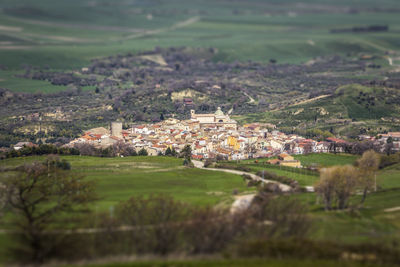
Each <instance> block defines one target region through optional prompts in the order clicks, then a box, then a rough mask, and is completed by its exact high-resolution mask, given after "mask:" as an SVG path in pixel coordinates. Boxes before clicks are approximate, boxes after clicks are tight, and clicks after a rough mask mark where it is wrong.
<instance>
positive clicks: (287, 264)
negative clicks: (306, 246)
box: [67, 259, 378, 267]
mask: <svg viewBox="0 0 400 267" xmlns="http://www.w3.org/2000/svg"><path fill="white" fill-rule="evenodd" d="M338 264H340V266H343V267H356V266H365V267H369V266H378V265H374V264H360V263H357V262H346V261H340V262H337V261H327V260H294V259H274V260H272V259H216V260H181V261H176V260H166V261H161V260H149V261H137V262H129V263H128V262H126V263H121V262H119V263H104V264H101V263H100V264H88V265H85V266H88V267H106V266H116V267H139V266H141V267H184V266H185V267H191V266H193V267H195V266H196V267H203V266H204V267H206V266H207V267H214V266H215V267H222V266H227V267H228V266H229V267H242V266H248V267H253V266H254V267H258V266H266V267H303V266H326V267H335V266H338ZM67 266H71V267H72V266H74V265H67Z"/></svg>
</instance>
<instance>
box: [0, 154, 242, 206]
mask: <svg viewBox="0 0 400 267" xmlns="http://www.w3.org/2000/svg"><path fill="white" fill-rule="evenodd" d="M61 158H62V159H66V160H67V161H69V162H70V163H71V166H72V171H74V172H76V173H79V174H82V175H84V176H86V177H87V178H86V179H88V180H94V181H95V182H96V185H97V186H96V192H97V194H98V195H99V197H100V200H99V201H98V202H97V204H96V206H97V208H98V209H99V210H108V209H109V208H110V207H112V206H114V205H116V204H117V203H119V202H120V201H123V200H127V199H129V198H130V197H132V196H141V195H143V196H149V195H151V194H164V195H170V196H173V197H174V198H176V199H177V200H179V201H184V202H188V203H192V204H196V205H215V204H218V203H222V202H227V203H225V204H224V205H229V203H230V202H231V201H232V200H233V195H232V192H233V190H235V189H237V190H238V192H239V193H241V192H245V191H248V190H249V189H248V188H247V187H246V184H245V183H244V182H243V180H242V178H241V177H240V176H238V175H234V174H228V173H219V172H212V171H206V170H199V169H188V168H185V167H184V166H183V165H182V159H176V158H168V157H125V158H95V157H84V156H63V157H61ZM44 159H45V157H28V158H26V159H24V161H25V162H26V163H28V162H32V161H35V160H38V161H42V160H44ZM21 160H22V159H21V158H16V159H12V160H6V161H2V162H0V164H1V165H0V166H5V165H7V166H12V165H18V164H21V162H22V161H21Z"/></svg>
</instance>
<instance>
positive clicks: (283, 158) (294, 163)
mask: <svg viewBox="0 0 400 267" xmlns="http://www.w3.org/2000/svg"><path fill="white" fill-rule="evenodd" d="M278 159H279V165H282V166H287V167H295V168H300V167H301V163H300V161H298V160H295V159H294V158H293V157H292V156H290V155H289V154H286V153H281V154H279V156H278Z"/></svg>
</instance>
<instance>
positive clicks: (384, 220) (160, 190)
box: [0, 154, 400, 266]
mask: <svg viewBox="0 0 400 267" xmlns="http://www.w3.org/2000/svg"><path fill="white" fill-rule="evenodd" d="M296 157H297V159H299V160H300V161H301V162H302V164H304V165H310V166H329V165H337V164H352V163H353V162H354V161H355V159H356V158H357V157H355V156H351V155H346V154H338V155H333V154H310V155H301V156H296ZM44 159H45V157H44V156H34V157H24V158H13V159H7V160H3V161H1V162H0V163H1V167H11V166H17V165H19V164H21V163H29V162H33V161H38V160H39V161H43V160H44ZM61 159H65V160H67V161H69V162H70V163H71V167H72V168H71V170H72V172H76V173H78V174H82V175H84V176H86V179H87V180H93V181H95V182H96V192H97V194H98V195H99V197H100V199H99V200H98V201H97V202H96V203H94V204H93V205H92V206H91V207H92V211H93V212H106V213H108V212H112V210H113V207H114V206H115V205H117V204H118V203H119V202H121V201H124V200H127V199H129V198H130V197H132V196H136V197H138V196H149V195H152V194H155V195H159V194H162V195H170V196H172V197H173V198H174V199H176V200H179V201H182V202H184V203H187V204H191V205H195V206H198V207H202V206H203V207H204V206H206V205H212V206H215V207H216V208H217V209H225V208H229V206H230V204H231V203H232V201H233V199H234V196H233V194H232V192H233V191H234V190H235V191H237V192H238V193H239V195H245V194H249V193H254V187H250V188H248V187H247V186H246V183H245V182H244V181H243V179H242V177H240V176H238V175H233V174H228V173H223V172H216V171H209V170H204V169H196V168H194V169H192V168H186V167H184V166H182V159H177V158H172V157H160V156H159V157H140V156H135V157H124V158H119V157H118V158H98V157H86V156H61ZM262 161H263V160H260V162H262ZM225 164H228V163H225ZM229 164H232V165H235V164H239V165H244V166H247V167H249V168H250V169H251V171H252V172H257V171H259V170H267V171H269V172H273V173H276V174H278V175H284V176H287V177H289V178H292V179H297V180H298V181H299V182H300V184H301V185H312V184H313V183H314V182H315V181H316V180H318V179H319V178H318V176H315V175H309V174H308V173H306V172H305V173H304V174H301V173H299V171H296V170H294V169H293V170H287V169H288V168H285V169H284V170H280V169H279V168H274V167H268V166H267V165H263V164H262V163H254V162H252V161H243V162H241V163H237V162H231V163H229ZM289 169H290V168H289ZM399 174H400V169H399V166H398V164H397V165H392V166H390V167H386V168H384V169H382V170H380V171H379V172H378V174H377V183H378V189H379V190H378V191H377V192H371V194H369V195H368V197H367V200H366V202H365V203H364V205H363V207H362V208H360V209H355V210H351V209H350V210H343V211H340V210H333V211H330V212H326V211H324V210H323V208H322V206H321V203H320V201H321V200H320V199H319V198H318V197H317V196H316V195H315V194H314V193H295V194H292V195H289V196H281V198H293V199H295V200H296V201H297V202H300V203H303V204H305V205H306V206H307V207H308V209H307V210H308V211H307V213H308V216H310V218H311V220H312V231H310V232H309V233H308V235H307V237H308V238H310V239H312V240H315V241H318V242H333V243H338V244H339V243H340V244H348V245H357V244H363V243H364V242H369V243H370V244H382V245H384V246H392V244H395V242H397V240H399V238H400V231H399V229H400V226H399V225H398V220H399V217H398V216H399V212H398V211H397V210H393V211H391V209H393V208H397V207H398V196H399V189H400V180H399V179H398V178H399V177H400V175H399ZM359 201H360V196H358V195H355V196H353V197H352V198H351V200H350V203H351V205H357V203H358V202H359ZM94 214H95V213H94ZM371 239H373V242H372V243H371ZM0 240H2V241H1V246H0V251H5V249H6V247H7V246H8V245H6V244H5V243H7V244H9V243H8V241H7V240H8V237H7V236H6V235H4V234H3V236H2V238H1V239H0ZM1 260H2V261H4V260H8V258H7V257H2V258H1ZM218 262H219V260H218ZM235 262H239V261H236V260H235ZM252 262H253V260H250V261H249V264H253V263H252ZM256 262H257V263H254V264H256V265H257V266H258V264H261V262H264V261H261V262H258V261H256ZM289 262H290V261H289ZM289 262H286V261H283V262H271V264H274V266H275V264H276V266H287V264H290V263H289ZM138 264H139V263H138ZM144 264H147V263H144ZM148 264H153V265H154V264H157V261H150V262H149V263H148ZM176 264H180V263H179V262H178V263H176ZM182 264H186V265H187V264H194V265H196V266H198V264H200V263H198V262H196V261H191V260H189V261H188V262H185V263H182ZM210 264H214V263H213V261H210ZM215 264H216V263H215ZM221 264H225V261H223V262H222V263H221ZM226 264H228V263H226ZM268 264H269V263H268ZM299 264H300V263H299ZM328 264H329V262H328ZM332 264H333V263H332ZM347 264H349V266H353V265H352V264H353V263H347ZM153 265H152V266H153ZM133 266H134V265H133ZM174 266H175V265H174ZM178 266H179V265H178ZM250 266H251V265H250ZM291 266H292V265H291ZM299 266H303V265H299ZM355 266H357V265H355Z"/></svg>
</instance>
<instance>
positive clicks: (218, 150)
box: [65, 108, 400, 167]
mask: <svg viewBox="0 0 400 267" xmlns="http://www.w3.org/2000/svg"><path fill="white" fill-rule="evenodd" d="M122 126H123V123H122V122H112V123H111V125H110V129H106V128H104V127H99V128H94V129H91V130H88V131H86V132H85V133H84V135H82V136H81V137H79V138H77V139H74V140H72V141H71V142H70V143H69V144H67V145H65V146H67V147H77V146H79V145H80V144H90V145H92V146H94V147H96V148H107V147H110V146H113V145H116V144H118V143H124V144H127V145H129V146H130V147H131V148H133V149H134V150H135V151H140V150H142V149H144V150H146V154H147V155H150V156H156V155H163V154H165V152H166V150H167V149H170V150H172V149H174V150H175V151H181V150H182V149H183V148H184V147H185V145H188V144H189V145H190V146H191V148H192V158H194V159H200V160H202V159H207V158H220V159H226V160H242V159H249V158H265V157H272V156H278V155H279V156H280V157H279V158H280V160H271V162H270V163H272V164H281V165H285V166H291V167H300V163H299V162H298V161H295V160H293V158H291V157H288V154H307V153H328V152H345V149H346V145H347V144H348V142H346V141H345V140H342V139H339V138H335V137H328V138H326V140H323V141H317V140H313V139H307V138H304V137H302V136H300V135H296V134H285V133H283V132H280V131H278V130H276V126H275V125H273V124H269V123H251V124H244V125H243V126H240V125H238V123H237V122H236V121H235V120H233V119H231V118H230V116H229V115H226V114H224V113H223V112H222V110H221V108H218V109H217V111H216V112H215V113H211V114H196V113H195V111H194V110H191V113H190V119H188V120H178V119H175V118H168V119H166V120H164V121H161V122H158V123H154V124H140V125H132V126H131V127H130V128H128V129H123V127H122ZM360 138H363V139H367V140H368V141H369V142H372V143H373V144H375V145H376V146H380V147H381V150H384V149H385V147H386V144H387V140H391V141H392V147H391V148H392V149H393V150H394V151H398V150H400V133H393V132H392V133H388V134H382V135H380V136H379V138H378V139H376V138H375V137H371V136H361V137H360Z"/></svg>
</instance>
